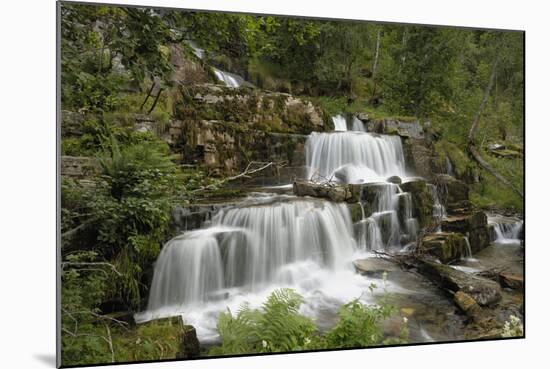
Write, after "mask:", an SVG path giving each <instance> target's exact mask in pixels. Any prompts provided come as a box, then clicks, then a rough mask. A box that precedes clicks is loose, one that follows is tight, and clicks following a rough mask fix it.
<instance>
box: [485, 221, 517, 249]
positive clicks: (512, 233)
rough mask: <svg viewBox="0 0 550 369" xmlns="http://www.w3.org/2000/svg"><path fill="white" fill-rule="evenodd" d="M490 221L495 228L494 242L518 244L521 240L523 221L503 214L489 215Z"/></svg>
mask: <svg viewBox="0 0 550 369" xmlns="http://www.w3.org/2000/svg"><path fill="white" fill-rule="evenodd" d="M487 220H488V223H489V225H490V226H491V227H492V228H493V232H494V234H493V238H494V242H495V243H497V244H518V243H520V242H521V232H522V230H523V221H522V220H518V219H513V218H505V217H502V216H489V217H488V219H487Z"/></svg>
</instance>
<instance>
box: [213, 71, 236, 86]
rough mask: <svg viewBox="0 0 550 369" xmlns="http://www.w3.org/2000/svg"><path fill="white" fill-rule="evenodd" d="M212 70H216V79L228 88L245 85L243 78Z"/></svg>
mask: <svg viewBox="0 0 550 369" xmlns="http://www.w3.org/2000/svg"><path fill="white" fill-rule="evenodd" d="M212 69H213V70H214V74H215V75H216V77H217V78H218V79H219V80H220V81H221V82H223V83H225V85H226V86H227V87H232V88H238V87H240V86H241V85H242V84H243V81H242V78H240V77H239V76H237V75H235V74H232V73H228V72H224V71H221V70H219V69H217V68H212Z"/></svg>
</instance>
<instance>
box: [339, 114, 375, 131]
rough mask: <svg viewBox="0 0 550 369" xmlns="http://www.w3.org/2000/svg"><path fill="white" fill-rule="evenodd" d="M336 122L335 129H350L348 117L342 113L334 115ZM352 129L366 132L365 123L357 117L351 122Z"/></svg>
mask: <svg viewBox="0 0 550 369" xmlns="http://www.w3.org/2000/svg"><path fill="white" fill-rule="evenodd" d="M332 122H333V123H334V130H335V131H337V132H344V131H347V130H348V125H347V120H346V117H345V116H343V115H342V114H338V115H335V116H333V117H332ZM351 130H352V131H358V132H366V131H367V130H366V129H365V125H364V124H363V122H361V121H360V120H359V119H358V118H357V117H355V116H354V117H353V119H352V122H351Z"/></svg>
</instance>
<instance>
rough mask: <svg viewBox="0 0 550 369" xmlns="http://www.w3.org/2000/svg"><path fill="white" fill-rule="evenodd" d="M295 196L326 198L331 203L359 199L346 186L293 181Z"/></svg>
mask: <svg viewBox="0 0 550 369" xmlns="http://www.w3.org/2000/svg"><path fill="white" fill-rule="evenodd" d="M292 189H293V192H294V194H295V195H296V196H312V197H319V198H326V199H329V200H331V201H337V202H342V201H347V202H357V201H358V200H359V199H358V197H357V194H356V193H355V194H354V191H353V190H352V188H351V187H350V186H348V185H325V184H318V183H314V182H309V181H295V182H294V184H293V186H292Z"/></svg>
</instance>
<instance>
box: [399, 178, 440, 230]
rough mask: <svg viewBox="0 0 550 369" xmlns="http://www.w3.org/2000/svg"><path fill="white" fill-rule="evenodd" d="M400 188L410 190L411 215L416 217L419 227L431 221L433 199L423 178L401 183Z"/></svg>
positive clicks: (425, 225)
mask: <svg viewBox="0 0 550 369" xmlns="http://www.w3.org/2000/svg"><path fill="white" fill-rule="evenodd" d="M401 189H402V190H403V191H405V192H410V193H411V197H412V202H413V217H415V218H417V219H418V224H419V226H420V227H421V228H424V227H427V226H428V225H430V224H432V223H433V206H434V201H433V198H432V195H431V194H430V190H429V189H428V186H427V184H426V181H424V180H415V181H410V182H405V183H403V184H401Z"/></svg>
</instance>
